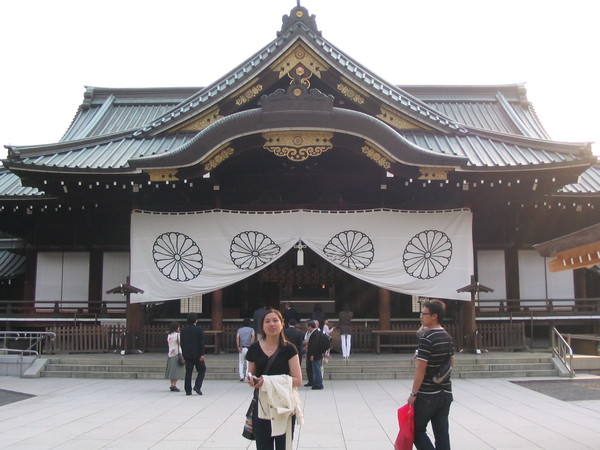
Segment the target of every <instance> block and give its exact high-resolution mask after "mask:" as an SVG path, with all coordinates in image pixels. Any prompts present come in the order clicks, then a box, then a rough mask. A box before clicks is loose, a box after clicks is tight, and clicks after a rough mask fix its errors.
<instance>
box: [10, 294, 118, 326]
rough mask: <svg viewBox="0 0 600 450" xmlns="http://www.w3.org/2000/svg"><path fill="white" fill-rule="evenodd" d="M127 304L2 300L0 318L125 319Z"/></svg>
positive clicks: (83, 320) (94, 320) (45, 319)
mask: <svg viewBox="0 0 600 450" xmlns="http://www.w3.org/2000/svg"><path fill="white" fill-rule="evenodd" d="M125 313H126V303H125V302H124V301H123V300H122V299H119V300H114V301H103V302H93V303H89V302H87V301H84V300H81V301H79V300H75V301H67V300H35V301H30V300H0V318H2V319H3V320H20V319H31V318H35V319H36V320H40V321H61V320H62V321H69V322H71V321H82V322H96V321H100V320H103V319H108V318H115V319H125Z"/></svg>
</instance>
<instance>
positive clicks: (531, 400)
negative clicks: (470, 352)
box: [0, 366, 600, 450]
mask: <svg viewBox="0 0 600 450" xmlns="http://www.w3.org/2000/svg"><path fill="white" fill-rule="evenodd" d="M209 370H210V366H209ZM544 380H546V381H547V380H548V379H544ZM513 381H517V380H513ZM567 381H568V380H563V381H561V382H559V383H557V389H561V388H560V385H561V384H562V383H564V382H567ZM411 383H412V381H411V380H372V381H337V380H336V381H326V383H325V389H324V390H323V391H313V390H310V389H307V388H300V392H301V397H302V402H303V405H304V414H305V423H304V425H302V426H301V427H299V428H297V433H296V436H295V439H294V449H312V448H323V449H354V450H365V449H366V450H376V449H388V450H389V449H392V448H393V442H394V440H395V437H396V434H397V432H398V425H397V421H396V410H397V409H398V408H399V407H400V406H402V405H403V404H404V403H405V400H406V397H407V394H408V392H409V391H410V385H411ZM168 385H169V383H168V381H167V380H106V379H78V378H72V379H65V378H62V379H59V378H33V379H25V378H16V377H0V389H1V390H5V391H11V392H19V393H24V394H32V395H33V397H29V398H23V399H22V400H18V401H16V402H13V403H10V404H5V405H3V406H0V448H10V449H85V450H92V449H100V448H107V449H177V450H181V449H196V448H214V449H247V448H250V449H251V448H255V447H254V443H253V442H250V441H247V440H246V439H244V438H243V437H242V436H241V431H242V424H243V421H244V414H245V411H246V409H247V406H248V404H249V402H250V397H251V389H250V388H248V387H247V386H246V385H245V384H244V383H240V382H239V381H223V380H206V381H205V383H204V387H203V389H202V390H203V392H204V395H203V396H199V395H196V394H194V395H193V396H185V395H184V394H183V392H180V393H173V392H170V391H169V390H168ZM180 385H181V383H180ZM5 394H6V395H7V396H10V393H5ZM454 396H455V401H454V403H453V406H452V408H451V412H450V435H451V440H452V447H453V449H454V450H463V449H468V450H485V449H546V450H550V449H556V450H576V449H588V450H589V449H596V450H598V449H600V400H598V399H596V400H577V401H564V400H558V399H557V398H554V397H553V396H551V395H546V394H544V393H541V392H536V391H535V390H533V389H528V388H527V387H524V386H523V385H519V384H515V383H513V382H511V380H509V379H465V380H463V379H459V380H455V381H454ZM590 397H592V396H590ZM14 398H19V396H15V395H14V394H13V400H14ZM596 398H598V396H596Z"/></svg>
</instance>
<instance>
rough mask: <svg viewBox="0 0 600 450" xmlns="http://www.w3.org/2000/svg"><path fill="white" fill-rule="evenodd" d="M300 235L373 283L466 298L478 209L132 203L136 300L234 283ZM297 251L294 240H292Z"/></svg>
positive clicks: (319, 251)
mask: <svg viewBox="0 0 600 450" xmlns="http://www.w3.org/2000/svg"><path fill="white" fill-rule="evenodd" d="M299 242H302V243H303V244H304V245H307V246H308V247H309V248H310V249H311V250H313V251H314V252H316V253H317V254H318V255H320V256H322V257H323V258H325V259H326V260H327V261H329V262H330V263H331V264H334V265H335V266H336V267H338V268H340V269H341V270H344V271H346V272H348V273H350V274H352V275H353V276H355V277H357V278H360V279H361V280H364V281H366V282H369V283H372V284H374V285H377V286H380V287H383V288H386V289H389V290H392V291H396V292H402V293H406V294H413V295H420V296H425V297H440V298H447V299H457V300H469V299H470V294H468V293H461V294H458V293H457V292H456V289H458V288H460V287H462V286H464V285H466V284H469V283H470V276H471V275H472V273H473V240H472V214H471V212H470V211H468V210H451V211H395V210H369V211H307V210H295V211H278V212H240V211H220V210H219V211H204V212H195V213H156V212H149V211H135V212H134V213H133V214H132V218H131V284H132V285H133V286H135V287H137V288H140V289H143V290H144V293H143V294H136V295H132V296H131V301H132V302H137V303H141V302H159V301H165V300H172V299H178V298H183V297H192V296H194V295H198V294H204V293H208V292H212V291H214V290H217V289H221V288H223V287H226V286H229V285H231V284H233V283H236V282H238V281H240V280H242V279H244V278H246V277H248V276H250V275H252V274H254V273H256V272H258V271H260V270H261V269H263V268H265V267H266V266H268V265H269V264H271V263H272V262H274V261H276V260H277V259H278V258H279V257H281V256H282V255H284V254H285V253H286V252H288V251H289V250H292V249H293V247H294V246H295V245H296V244H298V243H299ZM293 251H296V250H293Z"/></svg>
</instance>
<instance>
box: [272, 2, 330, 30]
mask: <svg viewBox="0 0 600 450" xmlns="http://www.w3.org/2000/svg"><path fill="white" fill-rule="evenodd" d="M296 5H297V6H296V7H295V8H294V9H292V11H291V12H290V15H289V16H288V15H287V14H284V16H283V17H282V21H283V24H282V26H281V31H278V32H277V36H278V37H279V36H281V35H282V34H283V33H285V32H286V31H289V30H290V29H291V28H292V27H293V26H294V25H296V24H297V23H299V22H300V23H302V24H304V25H305V26H306V27H307V28H309V29H310V30H312V31H314V32H315V33H317V34H318V35H319V36H321V32H320V31H319V29H318V28H317V21H316V16H315V15H314V14H313V15H312V16H311V15H309V14H308V9H306V8H305V7H303V6H301V5H300V0H297V2H296Z"/></svg>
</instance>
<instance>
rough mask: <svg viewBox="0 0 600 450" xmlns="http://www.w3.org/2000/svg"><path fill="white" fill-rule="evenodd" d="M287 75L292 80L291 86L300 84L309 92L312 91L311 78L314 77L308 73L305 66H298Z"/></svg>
mask: <svg viewBox="0 0 600 450" xmlns="http://www.w3.org/2000/svg"><path fill="white" fill-rule="evenodd" d="M287 75H288V77H289V78H290V84H294V83H297V82H300V83H301V84H303V85H304V86H305V87H306V89H307V90H308V89H310V77H312V72H310V71H308V72H307V71H306V69H305V68H304V66H303V65H301V64H298V65H297V66H296V67H295V68H294V70H291V71H289V72H288V74H287ZM294 95H300V94H294Z"/></svg>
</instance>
